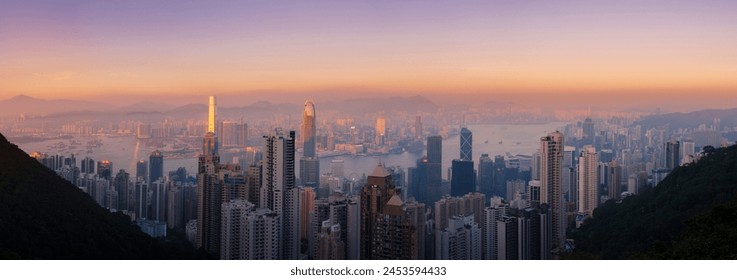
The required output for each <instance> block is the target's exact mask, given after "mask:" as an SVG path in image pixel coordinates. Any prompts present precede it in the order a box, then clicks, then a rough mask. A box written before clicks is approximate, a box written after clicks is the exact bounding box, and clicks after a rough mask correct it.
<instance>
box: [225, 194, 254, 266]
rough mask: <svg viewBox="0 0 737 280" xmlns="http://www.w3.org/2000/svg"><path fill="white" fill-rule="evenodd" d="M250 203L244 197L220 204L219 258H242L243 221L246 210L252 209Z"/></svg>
mask: <svg viewBox="0 0 737 280" xmlns="http://www.w3.org/2000/svg"><path fill="white" fill-rule="evenodd" d="M253 208H254V206H253V204H252V203H250V202H248V201H247V200H244V199H234V200H231V201H230V202H223V205H222V206H221V208H220V209H221V215H220V217H221V225H222V232H221V234H222V236H221V237H220V242H221V243H220V244H221V245H220V259H221V260H244V259H246V257H245V248H246V247H250V245H251V244H249V246H247V245H246V244H244V243H245V241H246V240H247V238H245V232H244V231H243V230H244V226H245V225H244V222H245V216H246V214H248V212H251V211H253V210H254V209H253Z"/></svg>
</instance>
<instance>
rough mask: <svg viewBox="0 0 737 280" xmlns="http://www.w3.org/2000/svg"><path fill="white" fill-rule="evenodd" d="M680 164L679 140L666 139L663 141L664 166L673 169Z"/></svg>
mask: <svg viewBox="0 0 737 280" xmlns="http://www.w3.org/2000/svg"><path fill="white" fill-rule="evenodd" d="M680 165H681V142H680V141H668V142H666V143H665V164H664V166H663V167H664V168H665V169H668V170H673V169H675V168H676V167H678V166H680Z"/></svg>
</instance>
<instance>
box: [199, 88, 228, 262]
mask: <svg viewBox="0 0 737 280" xmlns="http://www.w3.org/2000/svg"><path fill="white" fill-rule="evenodd" d="M215 110H216V107H215V97H214V96H210V107H209V114H208V128H207V129H208V131H207V133H206V134H205V137H204V138H203V140H202V154H200V156H199V160H198V168H197V185H198V187H197V244H196V247H197V248H203V249H204V250H206V251H208V252H210V253H212V254H216V255H220V245H221V244H220V237H221V236H220V232H221V231H220V230H221V228H220V223H221V219H220V215H221V212H220V209H221V206H222V205H221V204H222V192H221V184H220V180H219V178H218V173H219V172H220V155H219V153H218V146H219V145H218V139H217V136H216V134H215Z"/></svg>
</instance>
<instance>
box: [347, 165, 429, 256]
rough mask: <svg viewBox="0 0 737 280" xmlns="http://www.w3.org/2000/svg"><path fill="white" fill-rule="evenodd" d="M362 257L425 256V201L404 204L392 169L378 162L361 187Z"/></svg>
mask: <svg viewBox="0 0 737 280" xmlns="http://www.w3.org/2000/svg"><path fill="white" fill-rule="evenodd" d="M360 207H361V259H362V260H389V259H395V260H411V259H419V258H422V256H423V255H424V252H423V251H422V250H423V249H424V244H423V243H421V240H420V239H421V238H422V237H423V236H424V226H425V225H424V221H423V220H422V217H424V215H423V214H424V211H419V210H421V209H424V204H421V203H407V204H405V203H404V202H403V201H402V199H401V197H400V193H399V190H398V189H397V188H396V187H395V186H394V184H393V181H392V179H391V175H390V173H389V171H387V170H386V169H385V168H384V167H383V166H381V165H379V166H377V167H376V168H375V169H374V172H372V173H371V175H369V176H368V181H367V183H366V185H364V186H363V189H361V202H360Z"/></svg>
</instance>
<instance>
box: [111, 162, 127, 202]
mask: <svg viewBox="0 0 737 280" xmlns="http://www.w3.org/2000/svg"><path fill="white" fill-rule="evenodd" d="M113 187H114V188H115V191H117V192H118V201H117V207H115V209H118V210H128V192H129V189H130V188H129V187H130V174H128V172H125V170H123V169H121V170H120V171H118V174H115V180H114V181H113Z"/></svg>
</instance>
